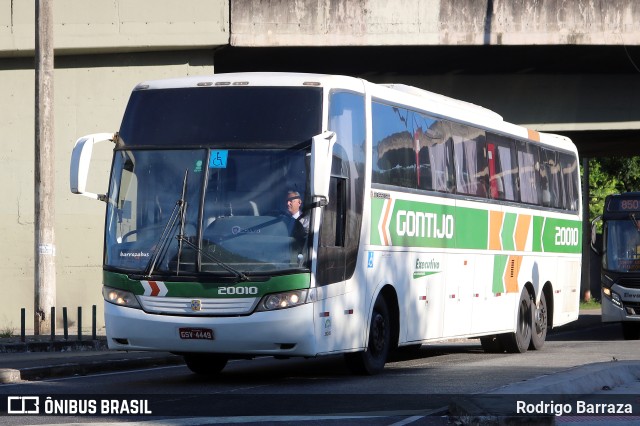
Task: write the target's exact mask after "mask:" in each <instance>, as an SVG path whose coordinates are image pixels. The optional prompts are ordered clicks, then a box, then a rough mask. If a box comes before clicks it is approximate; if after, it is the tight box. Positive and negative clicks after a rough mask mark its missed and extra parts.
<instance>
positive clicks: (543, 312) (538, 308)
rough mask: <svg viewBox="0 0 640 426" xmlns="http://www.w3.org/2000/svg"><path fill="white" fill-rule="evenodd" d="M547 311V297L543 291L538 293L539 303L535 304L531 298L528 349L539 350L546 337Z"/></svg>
mask: <svg viewBox="0 0 640 426" xmlns="http://www.w3.org/2000/svg"><path fill="white" fill-rule="evenodd" d="M547 328H548V312H547V298H546V297H545V296H544V292H541V293H540V303H538V304H535V303H534V301H533V300H531V343H529V349H533V350H540V349H542V347H543V346H544V341H545V340H546V339H547Z"/></svg>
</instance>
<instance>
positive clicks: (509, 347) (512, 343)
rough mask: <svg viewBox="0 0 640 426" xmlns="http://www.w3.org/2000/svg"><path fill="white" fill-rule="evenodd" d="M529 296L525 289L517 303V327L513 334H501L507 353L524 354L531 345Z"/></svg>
mask: <svg viewBox="0 0 640 426" xmlns="http://www.w3.org/2000/svg"><path fill="white" fill-rule="evenodd" d="M532 318H533V315H532V313H531V296H530V295H529V292H528V291H527V290H526V289H523V290H522V293H521V294H520V301H519V302H518V318H517V321H518V325H517V327H516V331H515V332H514V333H508V334H503V335H501V336H500V337H501V338H502V339H501V340H502V346H503V347H504V348H505V349H506V351H507V352H509V353H524V352H526V351H527V349H529V343H531V320H532Z"/></svg>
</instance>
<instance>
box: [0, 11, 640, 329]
mask: <svg viewBox="0 0 640 426" xmlns="http://www.w3.org/2000/svg"><path fill="white" fill-rule="evenodd" d="M54 45H55V48H56V70H55V83H54V84H55V101H54V102H55V117H56V122H55V139H56V146H55V158H56V169H57V177H56V184H55V185H56V235H57V243H56V244H57V250H56V252H57V255H56V263H57V275H58V303H57V304H58V306H69V307H74V306H79V305H82V306H88V305H90V304H96V305H98V309H99V312H98V318H101V317H102V315H101V305H102V299H101V297H100V284H101V271H100V266H101V261H102V260H101V259H102V258H101V253H102V236H101V234H102V227H103V223H104V219H103V215H104V205H103V204H101V203H96V202H92V201H90V200H88V199H84V198H82V197H73V196H72V195H71V194H70V193H69V190H68V177H67V176H68V165H69V155H70V151H71V148H72V145H73V141H75V139H76V138H77V137H79V136H81V135H84V134H89V133H94V132H100V131H114V130H116V129H117V128H118V127H119V123H120V117H121V115H122V112H123V110H124V107H125V105H126V101H127V98H128V96H129V92H130V90H131V88H132V87H134V86H135V85H136V83H137V82H139V81H141V80H144V79H150V78H164V77H170V76H183V75H196V74H211V73H213V72H216V73H219V72H226V71H253V70H286V71H309V72H325V73H339V74H349V75H356V76H362V77H364V78H367V79H369V80H371V81H374V82H399V83H408V84H412V85H415V86H419V87H423V88H425V89H428V90H432V91H435V92H439V93H443V94H446V95H450V96H453V97H455V98H459V99H463V100H467V101H470V102H473V103H477V104H480V105H483V106H485V107H489V108H491V109H494V110H495V111H497V112H499V113H500V114H501V115H503V116H504V117H505V119H507V120H509V121H512V122H515V123H518V124H524V125H527V126H529V127H532V128H534V129H538V130H546V131H553V132H557V133H562V134H566V135H568V136H570V137H571V138H572V139H573V140H574V141H576V143H577V145H578V146H579V149H580V152H581V154H582V155H583V156H586V157H591V156H597V155H632V154H639V153H640V144H639V143H638V142H639V141H640V101H639V100H638V99H639V98H640V97H639V96H638V95H640V69H639V66H640V3H638V2H637V1H635V0H574V1H566V0H544V1H542V0H396V1H389V0H293V1H288V0H186V1H184V0H180V1H179V0H113V1H110V2H105V1H101V0H58V1H56V2H55V3H54ZM33 46H34V3H33V2H26V1H18V0H0V100H1V101H0V128H1V129H3V136H4V138H3V140H4V143H3V149H2V150H0V180H1V181H2V182H3V187H2V188H3V199H4V200H5V202H4V203H2V205H0V234H1V235H3V242H4V244H3V245H2V246H0V260H1V262H0V276H2V279H1V280H0V289H1V290H2V292H3V298H2V300H0V330H5V329H8V328H13V329H14V330H16V329H17V327H19V308H20V307H26V308H27V309H28V310H29V309H30V308H31V306H32V305H33V256H34V247H33V226H34V223H33V222H34V215H33V164H34V153H33V148H32V147H33V140H34V136H33V129H34V125H33V122H34V120H33V111H34V106H33V99H34V88H33V87H34V83H33V75H34V72H33ZM96 154H97V158H96V164H95V167H94V170H93V172H94V174H93V175H92V179H93V181H92V182H90V186H91V187H92V188H93V189H94V192H105V191H106V187H107V170H108V167H109V164H110V155H111V153H110V151H109V149H108V147H107V149H106V150H105V151H104V152H100V151H99V152H97V153H96ZM78 241H81V242H82V243H81V244H80V243H78ZM72 311H73V309H72ZM85 311H88V309H87V310H85ZM27 317H28V318H30V317H31V313H29V314H28V316H27ZM72 320H73V318H72ZM84 324H89V321H88V320H87V319H85V321H84Z"/></svg>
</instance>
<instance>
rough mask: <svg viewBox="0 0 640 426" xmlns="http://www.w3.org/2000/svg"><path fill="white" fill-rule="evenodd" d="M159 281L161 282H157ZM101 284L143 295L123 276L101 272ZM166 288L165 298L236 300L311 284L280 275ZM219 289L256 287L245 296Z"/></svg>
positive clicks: (171, 283)
mask: <svg viewBox="0 0 640 426" xmlns="http://www.w3.org/2000/svg"><path fill="white" fill-rule="evenodd" d="M158 281H161V280H158ZM103 283H104V285H105V286H107V287H114V288H119V289H122V290H127V291H130V292H132V293H133V294H136V295H143V294H144V287H143V286H142V284H141V283H140V281H138V280H132V279H129V278H128V277H127V276H126V275H124V274H118V273H115V272H109V271H103ZM162 283H163V284H164V285H165V286H166V287H167V290H168V292H167V294H166V295H165V297H202V298H238V297H256V296H263V295H265V294H269V293H277V292H281V291H287V290H299V289H305V288H309V286H310V284H311V274H309V273H304V274H293V275H281V276H276V277H272V278H270V279H268V280H267V281H261V282H251V281H247V282H242V283H237V284H234V283H203V282H176V281H162ZM220 287H256V288H257V293H250V294H246V295H239V294H238V293H236V294H227V295H219V294H218V288H220Z"/></svg>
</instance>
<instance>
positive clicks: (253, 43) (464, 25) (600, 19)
mask: <svg viewBox="0 0 640 426" xmlns="http://www.w3.org/2000/svg"><path fill="white" fill-rule="evenodd" d="M231 22H232V30H231V45H232V46H239V47H240V46H242V47H266V46H272V47H273V46H380V45H398V46H400V45H424V46H429V45H431V46H434V45H441V46H442V45H444V46H446V45H450V46H456V45H472V46H478V45H532V44H537V45H567V44H569V45H576V44H577V45H623V44H624V45H637V44H640V24H639V23H640V4H639V3H638V2H637V1H635V0H611V1H593V0H574V1H565V0H545V1H535V0H456V1H450V0H419V1H414V0H399V1H388V0H358V1H353V0H294V1H289V0H244V1H232V2H231Z"/></svg>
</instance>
